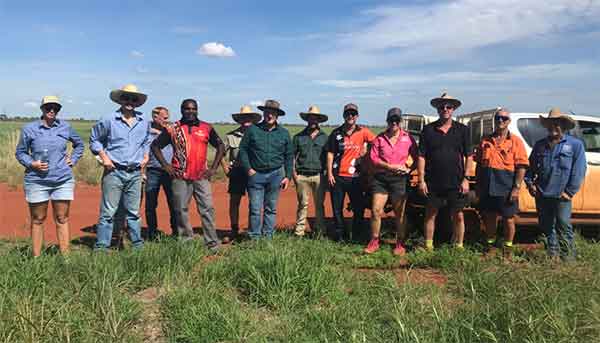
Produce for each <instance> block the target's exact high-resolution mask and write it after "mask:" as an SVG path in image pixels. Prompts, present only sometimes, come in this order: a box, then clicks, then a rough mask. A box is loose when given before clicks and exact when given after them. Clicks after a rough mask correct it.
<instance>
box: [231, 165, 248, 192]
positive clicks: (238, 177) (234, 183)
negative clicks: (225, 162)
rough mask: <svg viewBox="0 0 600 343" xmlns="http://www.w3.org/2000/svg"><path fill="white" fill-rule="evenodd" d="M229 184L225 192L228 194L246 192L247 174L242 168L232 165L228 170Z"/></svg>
mask: <svg viewBox="0 0 600 343" xmlns="http://www.w3.org/2000/svg"><path fill="white" fill-rule="evenodd" d="M227 176H228V177H229V186H228V187H227V193H229V194H241V195H245V194H246V189H247V188H248V174H247V173H246V171H245V170H244V168H240V167H234V168H231V170H230V171H229V175H227Z"/></svg>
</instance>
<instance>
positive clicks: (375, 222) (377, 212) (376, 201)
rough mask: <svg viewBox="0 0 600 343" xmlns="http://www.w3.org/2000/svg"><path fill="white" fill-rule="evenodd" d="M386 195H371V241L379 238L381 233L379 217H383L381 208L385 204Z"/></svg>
mask: <svg viewBox="0 0 600 343" xmlns="http://www.w3.org/2000/svg"><path fill="white" fill-rule="evenodd" d="M387 199H388V195H387V194H382V193H375V194H373V205H372V206H371V239H377V238H379V232H380V231H381V217H383V215H384V212H383V208H384V207H385V203H386V202H387Z"/></svg>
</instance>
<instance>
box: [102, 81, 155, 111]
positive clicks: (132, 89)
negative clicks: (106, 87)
mask: <svg viewBox="0 0 600 343" xmlns="http://www.w3.org/2000/svg"><path fill="white" fill-rule="evenodd" d="M123 94H130V95H134V96H136V97H137V99H138V101H136V102H135V103H134V104H133V106H134V107H140V106H142V105H143V104H144V103H145V102H146V99H148V96H147V95H146V94H144V93H142V92H140V91H139V90H138V88H137V86H136V85H133V84H128V85H125V86H123V87H122V88H121V89H115V90H113V91H111V92H110V100H112V101H114V102H116V103H117V104H119V105H123V104H122V102H121V95H123Z"/></svg>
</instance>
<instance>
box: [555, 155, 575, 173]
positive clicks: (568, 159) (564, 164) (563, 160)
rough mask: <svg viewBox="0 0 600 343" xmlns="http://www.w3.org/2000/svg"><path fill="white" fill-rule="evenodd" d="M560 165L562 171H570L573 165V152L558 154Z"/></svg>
mask: <svg viewBox="0 0 600 343" xmlns="http://www.w3.org/2000/svg"><path fill="white" fill-rule="evenodd" d="M558 159H559V161H558V165H559V167H560V169H562V170H570V169H571V166H572V165H573V151H561V152H560V153H559V154H558Z"/></svg>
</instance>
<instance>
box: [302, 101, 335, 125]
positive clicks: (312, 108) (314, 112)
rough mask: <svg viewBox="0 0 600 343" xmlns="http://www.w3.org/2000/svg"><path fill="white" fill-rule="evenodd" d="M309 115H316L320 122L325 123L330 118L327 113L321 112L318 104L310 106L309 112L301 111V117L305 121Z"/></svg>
mask: <svg viewBox="0 0 600 343" xmlns="http://www.w3.org/2000/svg"><path fill="white" fill-rule="evenodd" d="M309 116H315V117H316V118H317V121H318V122H319V123H324V122H326V121H327V120H328V119H329V117H328V116H327V115H326V114H323V113H321V110H320V109H319V107H317V106H316V105H312V106H310V107H309V108H308V112H300V118H302V119H303V120H305V121H308V117H309Z"/></svg>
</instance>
